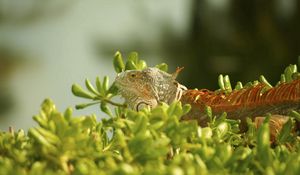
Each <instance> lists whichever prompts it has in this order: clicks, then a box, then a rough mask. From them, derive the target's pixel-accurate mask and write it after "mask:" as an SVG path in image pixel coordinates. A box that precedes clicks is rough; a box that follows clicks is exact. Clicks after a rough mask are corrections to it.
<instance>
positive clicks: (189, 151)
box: [0, 52, 300, 175]
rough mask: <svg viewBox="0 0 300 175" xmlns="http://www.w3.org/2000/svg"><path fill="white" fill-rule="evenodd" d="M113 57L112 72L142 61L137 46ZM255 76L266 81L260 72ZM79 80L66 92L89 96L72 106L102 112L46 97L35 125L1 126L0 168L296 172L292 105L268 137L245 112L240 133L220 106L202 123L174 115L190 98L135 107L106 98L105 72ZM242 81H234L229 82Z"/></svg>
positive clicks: (299, 170)
mask: <svg viewBox="0 0 300 175" xmlns="http://www.w3.org/2000/svg"><path fill="white" fill-rule="evenodd" d="M113 62H114V67H115V70H116V72H121V71H123V70H127V69H143V68H145V67H146V66H147V65H146V63H145V62H144V61H143V60H140V59H138V55H137V53H132V54H130V55H129V58H128V60H127V62H126V63H124V62H123V59H122V56H121V54H120V53H119V52H118V53H116V55H115V58H114V61H113ZM157 67H159V68H160V69H162V70H164V71H167V69H168V66H167V65H166V64H160V65H157ZM295 73H297V69H295V66H294V65H291V66H289V67H288V68H287V69H286V71H285V73H284V74H283V75H282V76H281V77H282V80H281V81H282V82H283V81H291V79H293V77H295ZM260 81H262V82H265V83H267V80H266V79H265V78H264V77H261V78H260ZM219 84H220V87H221V90H224V91H226V92H227V91H231V90H232V89H231V84H230V82H229V77H228V76H224V77H223V76H220V77H219ZM85 85H86V88H87V90H84V89H83V88H82V87H81V86H80V85H78V84H74V85H73V86H72V92H73V94H74V95H76V96H79V97H83V98H87V99H89V100H92V102H91V103H86V104H80V105H77V106H76V108H78V109H82V108H85V107H88V106H90V105H94V104H98V105H99V106H100V109H101V110H102V111H103V112H105V113H106V114H107V115H108V117H105V118H104V117H102V119H101V120H100V121H98V120H97V117H96V116H95V115H88V116H79V117H75V116H73V115H72V109H71V108H68V109H67V110H66V111H65V112H64V113H61V112H59V111H57V110H56V108H55V105H54V103H53V102H52V101H51V100H49V99H46V100H45V101H44V102H43V103H42V105H41V111H40V113H39V114H38V115H36V116H34V117H33V119H34V120H35V121H36V122H37V124H38V126H36V127H34V128H30V129H29V131H28V133H27V134H26V133H25V132H24V131H23V130H19V131H17V132H14V131H13V130H12V129H10V131H8V132H1V133H0V172H1V174H149V175H150V174H151V175H152V174H175V175H182V174H191V175H193V174H300V166H299V165H300V144H299V141H300V138H299V137H298V136H297V133H295V132H293V131H292V130H293V129H292V128H293V124H294V122H295V120H300V114H299V113H297V112H296V111H292V112H291V114H290V115H291V118H290V120H289V121H288V122H287V123H286V124H285V125H284V127H283V129H282V131H281V133H280V134H279V135H278V136H277V139H276V143H275V144H271V143H270V141H269V140H270V138H269V137H270V135H269V127H268V122H267V121H268V120H265V122H264V123H263V124H262V126H261V127H260V128H258V129H256V128H255V126H254V123H252V121H251V120H248V127H249V130H248V131H247V132H246V133H239V121H234V120H229V119H226V113H224V114H223V115H222V116H220V117H218V118H216V117H215V116H214V114H213V111H211V109H210V108H209V107H207V109H206V112H207V114H208V116H209V118H210V122H209V126H208V127H204V128H201V127H199V126H198V125H197V123H196V122H195V121H183V122H181V121H180V118H181V116H182V115H184V114H186V113H187V112H188V111H189V110H190V106H189V105H182V104H181V103H180V102H174V103H172V104H171V105H167V104H162V105H160V106H158V107H156V108H154V109H152V110H150V109H143V110H142V111H139V112H137V111H133V110H130V109H128V108H126V105H125V104H119V103H115V102H113V101H112V97H114V96H116V95H117V89H116V88H115V87H114V85H113V84H112V85H111V86H109V81H108V77H104V79H103V80H102V81H100V79H99V78H96V83H95V87H94V86H93V85H92V83H91V82H90V81H89V80H86V81H85ZM254 85H255V82H251V83H247V84H246V85H245V86H254ZM241 88H243V85H242V84H241V82H238V83H237V86H236V89H241ZM112 109H114V110H112ZM267 119H268V117H267Z"/></svg>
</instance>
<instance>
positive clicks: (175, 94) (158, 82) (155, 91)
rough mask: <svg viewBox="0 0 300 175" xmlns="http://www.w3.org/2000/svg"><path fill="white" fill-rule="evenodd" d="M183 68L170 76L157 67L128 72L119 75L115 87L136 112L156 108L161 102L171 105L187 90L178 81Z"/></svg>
mask: <svg viewBox="0 0 300 175" xmlns="http://www.w3.org/2000/svg"><path fill="white" fill-rule="evenodd" d="M181 70H182V68H177V69H176V71H175V72H174V73H173V74H169V73H167V72H164V71H162V70H160V69H158V68H155V67H149V68H146V69H144V70H127V71H124V72H121V73H119V74H118V75H117V77H116V80H115V85H116V86H117V87H118V89H119V92H120V93H121V95H122V96H123V97H124V98H125V100H126V103H127V104H128V105H129V106H130V107H131V108H133V109H135V110H140V109H142V108H144V107H146V106H150V107H151V108H152V107H155V106H156V105H157V104H158V103H159V102H165V103H168V104H170V103H171V102H173V101H174V100H180V98H181V96H182V93H183V92H184V90H186V89H187V88H186V87H185V86H183V85H181V84H180V83H178V82H177V81H176V77H177V75H178V73H179V72H180V71H181Z"/></svg>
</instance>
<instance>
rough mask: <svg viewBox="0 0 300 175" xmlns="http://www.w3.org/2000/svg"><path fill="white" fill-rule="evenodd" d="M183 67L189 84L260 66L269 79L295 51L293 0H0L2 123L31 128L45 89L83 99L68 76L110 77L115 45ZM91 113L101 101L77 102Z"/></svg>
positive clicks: (297, 30) (298, 45)
mask: <svg viewBox="0 0 300 175" xmlns="http://www.w3.org/2000/svg"><path fill="white" fill-rule="evenodd" d="M117 50H120V51H121V52H122V53H124V55H126V54H128V53H129V52H130V51H137V52H139V54H140V57H141V58H143V59H145V60H146V61H147V62H148V64H149V65H155V64H157V63H160V62H166V63H168V64H169V65H170V70H171V71H172V70H175V67H177V66H184V67H185V69H184V71H183V73H182V74H181V76H180V77H179V81H180V82H181V83H183V84H185V85H186V86H188V87H190V88H196V87H197V88H208V89H216V88H217V76H218V75H219V74H220V73H222V74H229V75H230V78H231V81H232V83H235V82H236V81H242V82H248V81H251V80H255V79H257V78H258V76H259V75H261V74H263V75H265V76H266V77H267V78H268V80H269V81H270V82H271V83H273V84H275V83H276V81H277V80H278V79H279V76H280V73H281V72H282V71H283V69H284V67H285V66H287V65H288V64H291V63H297V58H298V56H299V55H300V1H298V0H242V1H241V0H165V1H160V0H110V1H107V0H85V1H79V0H51V1H40V0H22V1H18V0H0V130H7V128H8V126H13V127H14V128H15V129H18V128H24V129H28V128H29V127H31V126H33V125H34V123H33V120H32V116H33V115H34V114H37V113H38V112H39V106H40V103H41V102H42V101H43V99H44V98H46V97H50V98H51V99H53V100H54V102H55V103H56V104H57V107H58V108H59V109H60V110H64V109H65V108H66V107H69V106H72V107H73V106H74V105H75V104H78V103H82V102H83V101H84V100H82V99H78V98H76V97H74V96H73V95H72V94H71V91H70V87H71V85H72V83H74V82H77V83H80V84H83V82H84V79H85V78H89V79H90V80H94V79H95V77H96V76H100V77H101V76H104V75H108V76H110V77H111V78H113V77H114V76H115V73H114V71H113V68H112V66H111V62H112V57H113V54H114V52H115V51H117ZM90 113H95V114H96V115H97V116H99V117H100V116H102V114H101V113H100V110H99V109H98V107H96V106H95V107H92V108H88V109H84V110H83V111H75V114H76V115H82V114H90Z"/></svg>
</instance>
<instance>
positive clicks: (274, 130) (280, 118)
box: [254, 115, 289, 143]
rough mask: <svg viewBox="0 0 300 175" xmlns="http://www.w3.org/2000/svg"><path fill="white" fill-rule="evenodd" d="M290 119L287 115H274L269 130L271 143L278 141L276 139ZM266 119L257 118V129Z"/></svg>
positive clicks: (255, 119) (255, 122)
mask: <svg viewBox="0 0 300 175" xmlns="http://www.w3.org/2000/svg"><path fill="white" fill-rule="evenodd" d="M288 119H289V117H288V116H285V115H272V116H271V117H270V121H269V128H270V141H271V142H272V143H273V142H275V141H276V137H277V135H278V133H279V132H280V131H281V129H282V127H283V125H284V124H285V123H286V122H287V121H288ZM264 120H265V117H255V118H254V124H255V126H256V128H259V127H260V126H261V125H262V123H263V121H264Z"/></svg>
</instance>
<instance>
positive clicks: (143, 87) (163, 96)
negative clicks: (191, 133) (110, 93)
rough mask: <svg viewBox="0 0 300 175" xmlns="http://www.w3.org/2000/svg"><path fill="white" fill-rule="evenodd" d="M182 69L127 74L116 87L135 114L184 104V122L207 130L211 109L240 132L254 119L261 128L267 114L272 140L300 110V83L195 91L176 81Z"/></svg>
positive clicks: (130, 71) (133, 71)
mask: <svg viewBox="0 0 300 175" xmlns="http://www.w3.org/2000/svg"><path fill="white" fill-rule="evenodd" d="M181 70H182V69H180V68H177V69H176V71H175V72H174V73H172V74H169V73H167V72H164V71H162V70H160V69H158V68H155V67H149V68H146V69H144V70H127V71H124V72H121V73H119V74H118V75H117V77H116V79H115V84H116V86H117V87H118V88H119V91H120V93H121V95H122V96H123V97H124V98H125V101H126V103H127V104H128V105H129V106H130V107H131V108H132V109H135V110H141V109H142V108H143V107H145V106H150V107H151V108H152V107H155V106H156V105H158V104H159V103H160V102H165V103H168V104H170V103H171V102H173V101H174V100H180V101H181V102H182V103H183V104H190V105H191V107H192V108H191V111H190V112H189V113H188V114H186V115H185V116H183V117H182V120H192V119H194V120H197V121H198V123H199V125H200V126H206V125H207V122H208V117H207V114H206V112H205V107H206V106H210V107H211V109H212V111H213V112H214V114H216V115H217V116H218V115H221V114H222V113H223V112H226V113H227V118H230V119H239V120H241V124H240V129H241V131H245V130H246V129H247V124H246V118H247V117H250V118H251V119H253V120H254V121H255V124H256V125H260V124H261V123H262V121H263V119H264V117H263V116H265V115H266V114H267V113H270V114H271V117H270V130H271V137H275V135H276V133H278V131H279V130H280V129H281V128H282V126H283V124H284V123H285V122H286V121H287V120H288V117H287V114H288V113H289V112H290V111H291V110H296V111H299V110H300V80H299V79H295V80H293V81H292V82H290V83H281V84H279V85H277V86H276V87H273V88H270V87H269V86H268V85H267V84H265V83H258V84H257V85H255V86H250V87H248V88H242V89H240V90H233V91H232V92H230V93H225V92H224V91H210V90H207V89H200V90H192V89H187V88H186V87H185V86H184V85H182V84H180V83H179V82H178V81H177V80H176V77H177V75H178V74H179V72H180V71H181Z"/></svg>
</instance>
